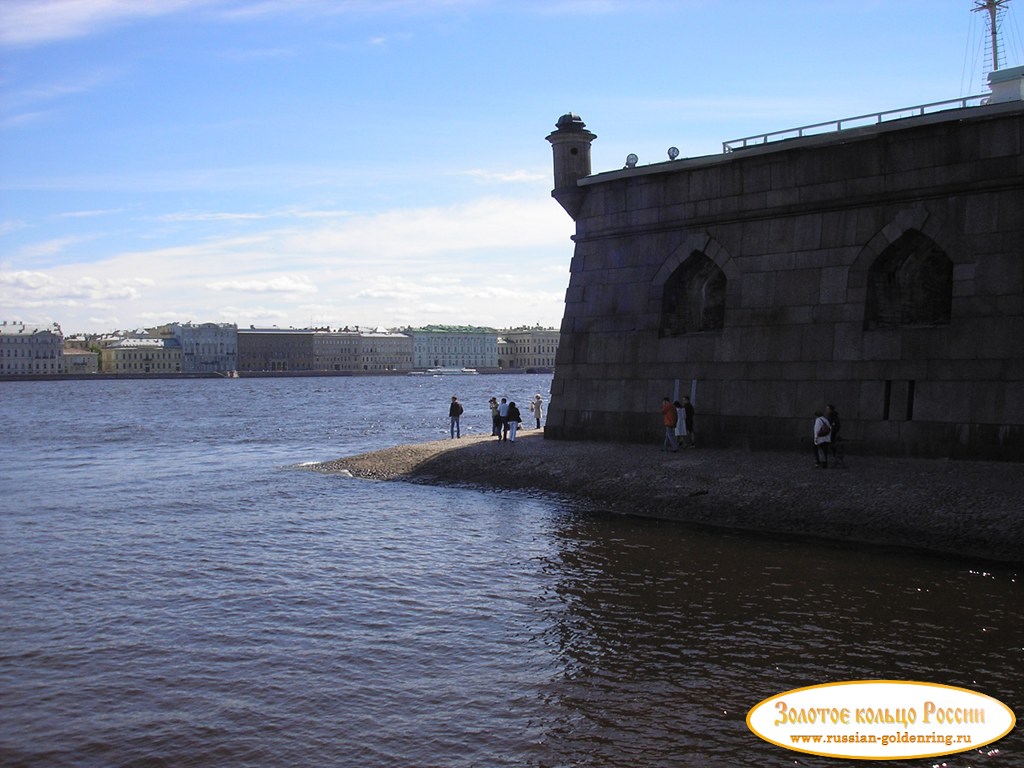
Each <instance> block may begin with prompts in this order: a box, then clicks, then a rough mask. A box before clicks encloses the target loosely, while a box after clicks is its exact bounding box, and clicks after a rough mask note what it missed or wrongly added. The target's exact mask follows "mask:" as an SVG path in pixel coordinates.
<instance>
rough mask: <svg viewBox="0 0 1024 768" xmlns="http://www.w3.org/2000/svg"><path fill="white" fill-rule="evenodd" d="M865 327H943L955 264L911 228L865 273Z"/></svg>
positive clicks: (948, 313)
mask: <svg viewBox="0 0 1024 768" xmlns="http://www.w3.org/2000/svg"><path fill="white" fill-rule="evenodd" d="M865 299H866V300H865V314H864V327H865V328H867V329H873V328H897V327H900V326H905V325H946V324H948V323H949V321H950V316H951V313H952V306H953V262H952V260H951V259H950V258H949V256H948V255H946V253H945V251H943V250H942V249H941V248H940V247H939V246H938V245H937V244H936V243H935V241H934V240H932V239H931V238H930V237H928V236H927V235H925V234H923V233H922V232H920V231H919V230H916V229H910V230H907V231H906V232H904V233H903V234H902V235H900V237H898V238H897V239H896V240H894V241H893V242H892V243H891V244H890V245H889V246H888V247H887V248H886V249H885V250H884V251H882V253H880V254H879V256H878V258H877V259H875V261H874V262H873V263H872V264H871V267H870V269H869V270H868V281H867V295H866V297H865Z"/></svg>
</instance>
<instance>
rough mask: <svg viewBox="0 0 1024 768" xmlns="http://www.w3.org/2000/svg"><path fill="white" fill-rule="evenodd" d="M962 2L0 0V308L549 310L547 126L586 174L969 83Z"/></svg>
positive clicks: (243, 314) (523, 321)
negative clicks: (569, 138) (579, 148)
mask: <svg viewBox="0 0 1024 768" xmlns="http://www.w3.org/2000/svg"><path fill="white" fill-rule="evenodd" d="M1015 1H1016V4H1018V5H1021V6H1024V0H1015ZM973 7H974V2H973V0H674V1H670V0H3V1H2V2H0V319H2V320H6V321H8V322H14V321H20V322H25V323H31V324H49V323H53V322H56V323H59V324H60V326H61V328H62V329H63V331H64V333H65V334H73V333H102V332H108V331H113V330H116V329H121V330H128V329H136V328H144V327H152V326H156V325H160V324H163V323H168V322H193V323H205V322H215V323H236V324H238V325H239V326H240V327H249V326H250V325H254V326H256V327H270V326H278V327H282V328H288V327H294V328H305V327H324V326H330V327H332V328H334V327H343V326H349V327H352V326H357V325H358V326H360V327H385V328H400V327H406V326H422V325H428V324H452V325H478V326H490V327H495V328H506V327H518V326H523V325H530V326H532V325H536V324H539V325H542V326H546V327H558V326H559V325H560V323H561V318H562V313H563V309H564V297H565V289H566V287H567V285H568V280H569V262H570V259H571V258H572V252H573V243H572V241H571V239H570V238H571V236H572V235H573V233H574V223H573V221H572V219H571V218H570V217H569V216H568V215H567V214H566V213H565V211H564V210H563V209H562V208H561V207H560V206H559V205H558V203H557V202H555V201H554V200H553V199H552V198H551V187H552V167H551V166H552V164H551V147H550V144H549V143H548V142H547V141H545V136H547V134H548V133H550V132H551V131H552V130H553V129H554V127H555V122H556V121H557V119H558V117H559V116H560V115H563V114H565V113H567V112H574V113H576V114H578V115H580V116H581V117H582V119H583V120H584V122H585V123H586V125H587V127H588V129H589V130H591V131H593V132H594V133H596V134H597V137H598V138H597V140H596V141H595V142H594V144H593V149H592V161H593V170H594V172H595V173H597V172H603V171H611V170H616V169H619V168H621V167H622V166H623V164H624V160H625V157H626V155H627V154H629V153H635V154H637V155H638V156H639V158H640V161H639V162H640V165H644V164H646V163H654V162H662V161H664V160H666V159H667V156H666V150H667V148H668V147H670V146H676V147H678V148H679V150H680V152H681V155H682V156H683V157H697V156H702V155H715V154H718V153H720V152H721V151H722V142H723V141H726V140H729V139H734V138H740V137H743V136H750V135H754V134H759V133H764V132H769V131H775V130H783V129H786V128H791V127H795V126H799V125H806V124H810V123H817V122H822V121H827V120H834V119H838V118H843V117H849V116H854V115H860V114H864V113H871V112H877V111H883V110H889V109H899V108H902V107H907V106H911V105H916V104H924V103H929V102H934V101H943V100H946V99H955V98H959V97H962V96H969V95H973V94H979V93H983V92H985V91H986V90H987V87H986V83H987V81H986V79H985V73H986V72H987V71H988V69H990V68H991V66H990V64H988V63H987V61H986V48H985V45H986V43H987V35H986V29H985V20H984V18H983V15H982V14H979V13H973V12H972V11H971V9H972V8H973ZM1022 18H1024V7H1021V8H1016V7H1015V6H1014V3H1012V2H1011V5H1010V7H1009V11H1008V14H1007V16H1006V18H1005V19H1004V21H1003V24H1004V29H1003V37H1004V42H1003V50H1004V52H1006V55H1007V56H1008V57H1009V59H1008V61H1006V62H1004V65H1006V64H1008V65H1010V66H1014V65H1019V64H1024V58H1022V57H1021V46H1020V31H1019V30H1020V29H1021V26H1022V25H1021V22H1020V19H1022Z"/></svg>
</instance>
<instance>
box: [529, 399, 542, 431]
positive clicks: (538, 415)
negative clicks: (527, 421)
mask: <svg viewBox="0 0 1024 768" xmlns="http://www.w3.org/2000/svg"><path fill="white" fill-rule="evenodd" d="M530 413H532V414H533V417H534V418H535V419H536V420H537V429H540V421H541V419H542V418H543V417H544V399H543V398H542V397H541V396H540V392H538V393H537V394H536V395H535V396H534V398H533V402H532V403H530Z"/></svg>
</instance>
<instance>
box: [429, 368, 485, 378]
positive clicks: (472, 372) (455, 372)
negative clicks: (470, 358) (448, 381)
mask: <svg viewBox="0 0 1024 768" xmlns="http://www.w3.org/2000/svg"><path fill="white" fill-rule="evenodd" d="M426 373H427V374H429V375H431V376H476V375H477V374H478V373H479V371H477V369H476V368H427V370H426Z"/></svg>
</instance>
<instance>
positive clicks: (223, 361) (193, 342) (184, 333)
mask: <svg viewBox="0 0 1024 768" xmlns="http://www.w3.org/2000/svg"><path fill="white" fill-rule="evenodd" d="M156 332H157V335H160V336H163V337H170V338H174V339H177V341H178V344H180V345H181V370H182V372H183V373H219V372H227V371H236V370H238V326H236V325H235V324H234V323H200V324H198V325H193V324H192V323H170V324H169V325H165V326H163V327H161V328H159V329H157V331H156Z"/></svg>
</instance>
